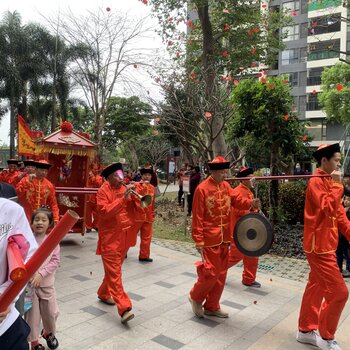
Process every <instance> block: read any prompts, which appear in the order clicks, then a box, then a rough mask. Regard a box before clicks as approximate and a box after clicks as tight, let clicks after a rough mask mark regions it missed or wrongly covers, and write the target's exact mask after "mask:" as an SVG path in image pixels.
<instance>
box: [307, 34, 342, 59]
mask: <svg viewBox="0 0 350 350" xmlns="http://www.w3.org/2000/svg"><path fill="white" fill-rule="evenodd" d="M308 49H309V55H308V60H309V61H315V60H325V59H328V58H336V57H339V50H340V39H336V40H327V41H319V42H315V43H311V44H309V47H308Z"/></svg>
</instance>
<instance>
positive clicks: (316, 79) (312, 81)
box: [307, 76, 321, 86]
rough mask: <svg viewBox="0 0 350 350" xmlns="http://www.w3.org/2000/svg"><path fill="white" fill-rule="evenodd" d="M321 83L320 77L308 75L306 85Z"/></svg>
mask: <svg viewBox="0 0 350 350" xmlns="http://www.w3.org/2000/svg"><path fill="white" fill-rule="evenodd" d="M314 85H321V77H320V76H319V77H308V78H307V86H314Z"/></svg>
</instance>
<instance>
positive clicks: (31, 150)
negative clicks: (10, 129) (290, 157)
mask: <svg viewBox="0 0 350 350" xmlns="http://www.w3.org/2000/svg"><path fill="white" fill-rule="evenodd" d="M18 155H19V156H28V157H31V156H34V155H35V144H34V142H33V140H32V137H31V134H30V129H29V128H28V126H27V124H26V123H25V121H24V119H23V118H22V117H21V116H20V115H19V114H18Z"/></svg>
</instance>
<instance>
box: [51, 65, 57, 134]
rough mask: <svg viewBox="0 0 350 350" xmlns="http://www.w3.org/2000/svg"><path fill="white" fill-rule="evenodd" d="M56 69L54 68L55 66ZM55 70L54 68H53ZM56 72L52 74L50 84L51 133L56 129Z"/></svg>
mask: <svg viewBox="0 0 350 350" xmlns="http://www.w3.org/2000/svg"><path fill="white" fill-rule="evenodd" d="M55 67H56V66H55ZM55 69H56V68H55ZM56 81H57V78H56V72H54V73H53V84H52V105H51V113H52V119H51V132H54V131H55V129H56Z"/></svg>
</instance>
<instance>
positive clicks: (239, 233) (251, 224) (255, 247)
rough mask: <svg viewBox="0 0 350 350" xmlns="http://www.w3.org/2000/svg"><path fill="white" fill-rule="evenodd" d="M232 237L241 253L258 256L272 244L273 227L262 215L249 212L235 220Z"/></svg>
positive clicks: (265, 251)
mask: <svg viewBox="0 0 350 350" xmlns="http://www.w3.org/2000/svg"><path fill="white" fill-rule="evenodd" d="M233 239H234V242H235V244H236V246H237V248H238V250H239V251H240V252H241V253H242V254H244V255H247V256H260V255H263V254H265V253H267V252H268V251H269V249H270V248H271V246H272V243H273V229H272V226H271V223H270V221H269V220H268V219H267V218H266V217H265V216H264V215H262V214H259V213H249V214H247V215H244V216H242V217H241V218H240V219H239V220H238V221H237V222H236V225H235V229H234V233H233Z"/></svg>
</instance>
